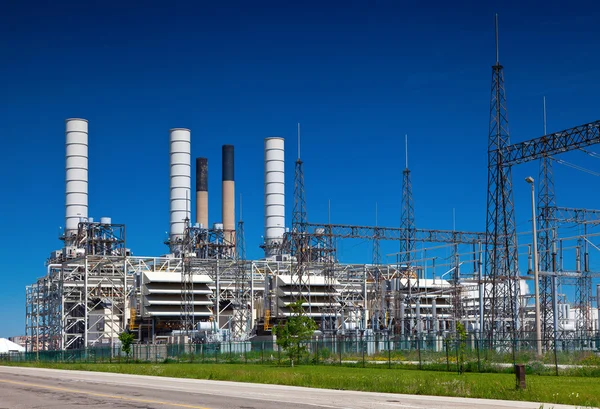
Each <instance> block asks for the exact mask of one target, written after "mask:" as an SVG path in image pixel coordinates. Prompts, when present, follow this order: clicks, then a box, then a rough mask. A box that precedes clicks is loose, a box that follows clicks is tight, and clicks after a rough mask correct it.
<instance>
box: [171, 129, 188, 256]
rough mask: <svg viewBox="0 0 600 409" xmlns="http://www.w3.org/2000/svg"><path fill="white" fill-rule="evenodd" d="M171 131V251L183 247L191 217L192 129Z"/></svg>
mask: <svg viewBox="0 0 600 409" xmlns="http://www.w3.org/2000/svg"><path fill="white" fill-rule="evenodd" d="M169 133H170V144H171V149H170V156H171V204H170V213H171V230H170V233H169V239H170V243H171V246H170V247H171V252H176V250H177V249H178V248H180V247H181V242H182V240H183V233H184V230H185V221H186V219H187V220H188V222H189V219H190V190H191V165H190V147H191V137H190V130H189V129H185V128H174V129H171V130H170V131H169Z"/></svg>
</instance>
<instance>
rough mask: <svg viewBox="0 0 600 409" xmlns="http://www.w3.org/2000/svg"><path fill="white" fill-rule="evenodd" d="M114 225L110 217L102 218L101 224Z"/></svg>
mask: <svg viewBox="0 0 600 409" xmlns="http://www.w3.org/2000/svg"><path fill="white" fill-rule="evenodd" d="M111 223H112V219H111V218H110V217H101V218H100V224H111Z"/></svg>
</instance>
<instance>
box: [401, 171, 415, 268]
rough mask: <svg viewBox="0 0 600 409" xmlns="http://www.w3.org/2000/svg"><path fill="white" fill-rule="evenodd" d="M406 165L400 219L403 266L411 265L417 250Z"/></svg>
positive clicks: (408, 175) (413, 213)
mask: <svg viewBox="0 0 600 409" xmlns="http://www.w3.org/2000/svg"><path fill="white" fill-rule="evenodd" d="M407 162H408V161H407ZM406 165H407V166H406V169H404V171H403V172H402V214H401V217H400V228H401V229H402V232H401V238H400V254H399V258H398V261H399V262H400V263H401V264H407V265H410V261H411V257H412V256H413V252H414V250H415V242H416V229H415V207H414V204H413V195H412V184H411V180H410V169H408V163H407V164H406Z"/></svg>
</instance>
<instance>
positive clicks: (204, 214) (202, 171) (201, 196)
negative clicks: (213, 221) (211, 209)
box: [196, 158, 208, 229]
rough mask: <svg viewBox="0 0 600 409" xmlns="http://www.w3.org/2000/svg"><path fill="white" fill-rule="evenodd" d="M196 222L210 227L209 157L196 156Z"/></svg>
mask: <svg viewBox="0 0 600 409" xmlns="http://www.w3.org/2000/svg"><path fill="white" fill-rule="evenodd" d="M196 223H199V224H200V225H201V226H202V227H204V228H205V229H206V228H208V159H207V158H196Z"/></svg>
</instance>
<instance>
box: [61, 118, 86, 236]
mask: <svg viewBox="0 0 600 409" xmlns="http://www.w3.org/2000/svg"><path fill="white" fill-rule="evenodd" d="M65 122H66V131H65V134H66V135H65V136H66V138H65V139H66V155H65V156H66V189H65V211H66V212H65V213H66V217H65V239H66V240H68V238H69V237H71V236H73V235H75V234H77V229H78V227H79V222H80V221H81V220H82V219H87V217H88V122H87V120H85V119H80V118H70V119H67V120H66V121H65ZM67 244H69V243H67Z"/></svg>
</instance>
